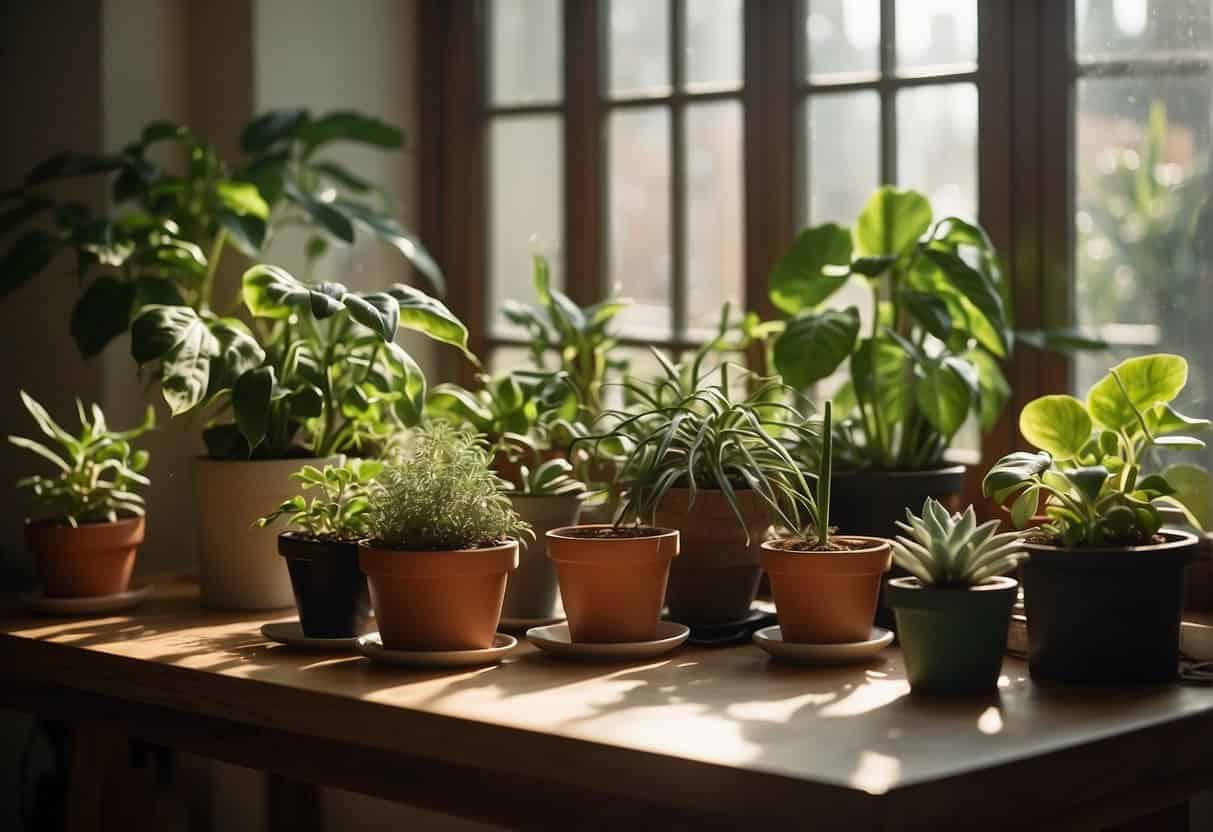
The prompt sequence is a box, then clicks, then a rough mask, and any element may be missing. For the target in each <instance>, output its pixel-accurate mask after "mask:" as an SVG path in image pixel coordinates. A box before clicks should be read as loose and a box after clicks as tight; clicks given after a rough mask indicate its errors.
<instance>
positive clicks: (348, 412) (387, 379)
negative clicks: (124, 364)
mask: <svg viewBox="0 0 1213 832" xmlns="http://www.w3.org/2000/svg"><path fill="white" fill-rule="evenodd" d="M243 299H244V304H245V307H246V309H247V311H248V313H249V314H250V315H251V316H252V317H253V319H254V321H255V322H256V325H257V328H258V330H257V332H254V331H253V329H251V328H250V327H248V326H246V325H245V324H243V323H242V322H240V321H239V320H237V319H235V318H214V317H210V316H205V315H201V314H199V313H198V312H197V311H195V310H194V309H192V308H190V307H185V306H152V307H149V308H147V309H145V310H143V311H142V312H141V313H140V314H139V316H138V317H137V318H136V319H135V322H134V325H133V328H132V341H131V349H132V353H133V354H134V357H135V359H136V361H137V362H138V363H139V364H140V366H144V365H150V366H152V367H153V368H154V370H155V373H156V376H155V377H156V379H157V380H158V381H159V383H160V388H161V391H162V392H163V394H164V398H165V400H166V402H167V403H168V404H169V408H170V410H171V411H172V412H173V413H174V414H179V413H185V412H190V411H205V412H206V413H207V415H208V418H209V419H210V420H211V424H210V425H209V426H208V427H207V429H206V430H205V431H204V434H203V436H204V439H205V440H206V444H207V449H208V451H209V452H210V455H211V456H212V457H215V458H222V459H247V458H249V457H250V456H252V457H254V458H282V457H289V456H306V455H312V456H317V457H323V456H328V455H331V454H334V453H340V452H345V451H352V452H360V453H370V452H374V451H375V450H377V449H378V448H379V447H381V446H382V444H383V443H384V442H385V441H386V440H387V439H388V437H390V436H391V434H393V433H395V432H396V431H397V430H399V429H400V428H401V427H407V426H411V425H415V424H417V423H418V422H419V421H420V420H421V418H422V414H423V410H424V406H425V397H426V383H425V377H424V375H423V374H422V372H421V369H420V368H419V367H418V366H417V364H416V362H415V361H414V360H413V359H412V357H411V356H410V355H409V354H408V353H407V352H406V351H405V350H404V349H402V348H401V347H400V346H399V345H398V344H396V343H395V342H394V341H393V338H394V337H395V333H396V331H397V329H398V328H403V329H408V330H412V331H415V332H421V333H423V334H425V335H427V336H429V337H430V338H432V339H434V340H436V341H438V342H440V343H445V344H449V345H452V346H455V347H457V348H458V349H461V350H463V351H464V352H465V353H466V350H467V330H466V329H465V328H464V326H463V324H462V323H461V322H460V321H459V319H458V318H456V317H455V316H454V315H453V314H451V312H450V311H449V310H448V309H447V308H446V307H445V306H444V305H443V304H442V303H441V302H439V301H438V300H436V299H434V298H432V297H430V296H429V295H426V294H425V293H424V292H422V291H420V290H419V289H415V288H413V287H411V286H405V285H403V284H396V285H394V286H392V287H391V288H389V289H388V290H386V291H381V292H370V293H364V292H356V291H352V290H350V289H348V288H347V287H345V286H343V285H342V284H340V283H332V282H326V283H306V282H304V281H301V280H299V279H297V278H295V277H294V276H292V275H291V274H289V273H288V272H286V271H284V270H283V269H279V268H277V267H275V266H266V265H260V266H254V267H253V268H251V269H249V270H248V271H247V272H246V273H245V275H244V279H243Z"/></svg>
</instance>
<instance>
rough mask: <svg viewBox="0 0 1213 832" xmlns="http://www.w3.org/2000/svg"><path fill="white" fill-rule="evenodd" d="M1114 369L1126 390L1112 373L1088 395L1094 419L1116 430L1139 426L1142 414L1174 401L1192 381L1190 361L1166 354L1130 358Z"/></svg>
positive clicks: (1088, 402) (1088, 406) (1088, 404)
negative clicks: (1190, 380)
mask: <svg viewBox="0 0 1213 832" xmlns="http://www.w3.org/2000/svg"><path fill="white" fill-rule="evenodd" d="M1112 370H1113V371H1114V372H1115V373H1116V374H1117V375H1118V376H1120V380H1121V382H1122V383H1123V384H1124V387H1125V389H1124V391H1122V390H1121V388H1120V385H1119V384H1117V383H1116V378H1115V377H1114V376H1113V375H1112V373H1111V372H1109V373H1108V375H1106V376H1104V377H1103V378H1102V379H1100V380H1099V381H1098V382H1096V383H1095V385H1094V386H1093V387H1092V388H1091V390H1090V392H1089V393H1087V408H1088V409H1089V410H1090V411H1091V416H1092V417H1093V418H1094V419H1095V421H1096V422H1097V423H1099V424H1100V425H1103V426H1104V427H1106V428H1111V429H1112V430H1121V429H1123V428H1125V427H1128V426H1129V425H1131V424H1133V423H1135V422H1136V421H1137V413H1138V412H1141V413H1143V414H1144V413H1145V412H1146V411H1147V410H1150V409H1152V408H1153V407H1154V406H1155V405H1157V404H1159V403H1167V402H1170V401H1171V400H1173V399H1174V398H1175V397H1176V396H1178V395H1179V392H1180V391H1181V390H1183V388H1184V385H1185V384H1186V383H1187V381H1188V362H1187V361H1185V360H1184V359H1183V358H1181V357H1180V356H1178V355H1168V354H1165V353H1159V354H1155V355H1143V356H1139V357H1137V358H1130V359H1128V360H1126V361H1122V362H1121V363H1119V364H1117V365H1116V366H1115V367H1113V368H1112ZM1126 394H1127V398H1126Z"/></svg>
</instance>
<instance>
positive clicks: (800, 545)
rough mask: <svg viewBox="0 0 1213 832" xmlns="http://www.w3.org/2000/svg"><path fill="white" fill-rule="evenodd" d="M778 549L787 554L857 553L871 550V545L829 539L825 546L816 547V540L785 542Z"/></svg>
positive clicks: (862, 542) (860, 541)
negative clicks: (861, 550)
mask: <svg viewBox="0 0 1213 832" xmlns="http://www.w3.org/2000/svg"><path fill="white" fill-rule="evenodd" d="M779 548H780V549H783V550H784V551H787V552H857V551H859V550H860V549H871V548H872V544H871V542H869V541H866V540H846V539H845V538H843V539H838V538H830V540H828V541H827V542H826V545H825V546H818V545H817V541H816V540H785V541H782V542H781V543H780V544H779Z"/></svg>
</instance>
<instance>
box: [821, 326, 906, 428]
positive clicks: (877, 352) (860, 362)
mask: <svg viewBox="0 0 1213 832" xmlns="http://www.w3.org/2000/svg"><path fill="white" fill-rule="evenodd" d="M911 361H912V359H911V358H910V356H909V355H908V354H907V353H906V351H905V350H904V349H903V348H902V347H901V346H900V345H899V344H898V342H897V341H894V340H893V339H891V338H888V337H878V338H869V339H868V340H866V341H864V342H863V343H861V344H860V345H859V349H857V350H856V351H855V354H854V355H853V356H851V384H852V387H851V392H852V393H853V394H854V395H855V397H856V398H857V399H858V400H859V401H860V403H861V404H864V405H872V406H874V407H876V408H877V409H878V410H879V411H880V413H881V418H883V419H884V421H885V422H886V423H887V424H890V425H893V424H897V423H898V422H900V421H902V420H903V419H904V418H905V416H906V412H907V410H908V406H907V405H908V402H909V398H910V396H909V385H908V383H907V381H908V377H907V373H906V371H907V369H908V368H909V366H910V364H911ZM845 399H846V397H845V396H839V397H837V398H836V399H835V404H838V402H839V401H842V402H843V403H845ZM838 406H839V409H840V410H841V409H842V405H841V404H838ZM843 412H844V413H845V412H846V411H845V410H843Z"/></svg>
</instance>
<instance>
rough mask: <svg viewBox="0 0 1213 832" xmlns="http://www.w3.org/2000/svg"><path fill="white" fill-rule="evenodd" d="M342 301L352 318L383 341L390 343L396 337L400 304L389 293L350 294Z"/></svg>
mask: <svg viewBox="0 0 1213 832" xmlns="http://www.w3.org/2000/svg"><path fill="white" fill-rule="evenodd" d="M342 300H343V301H344V303H345V307H346V308H347V309H349V310H350V317H351V318H353V319H354V320H355V321H357V322H358V323H360V324H362V325H363V326H365V327H367V328H368V329H370V330H372V331H374V332H375V333H376V334H378V335H379V336H380V337H381V338H383V340H385V341H390V340H392V338H394V337H395V336H396V325H397V323H398V322H399V320H400V304H399V303H397V302H396V299H395V298H394V297H392V296H391V295H389V294H388V293H387V292H374V293H373V294H369V295H355V294H352V293H349V294H346V295H345V297H343V298H342Z"/></svg>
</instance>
